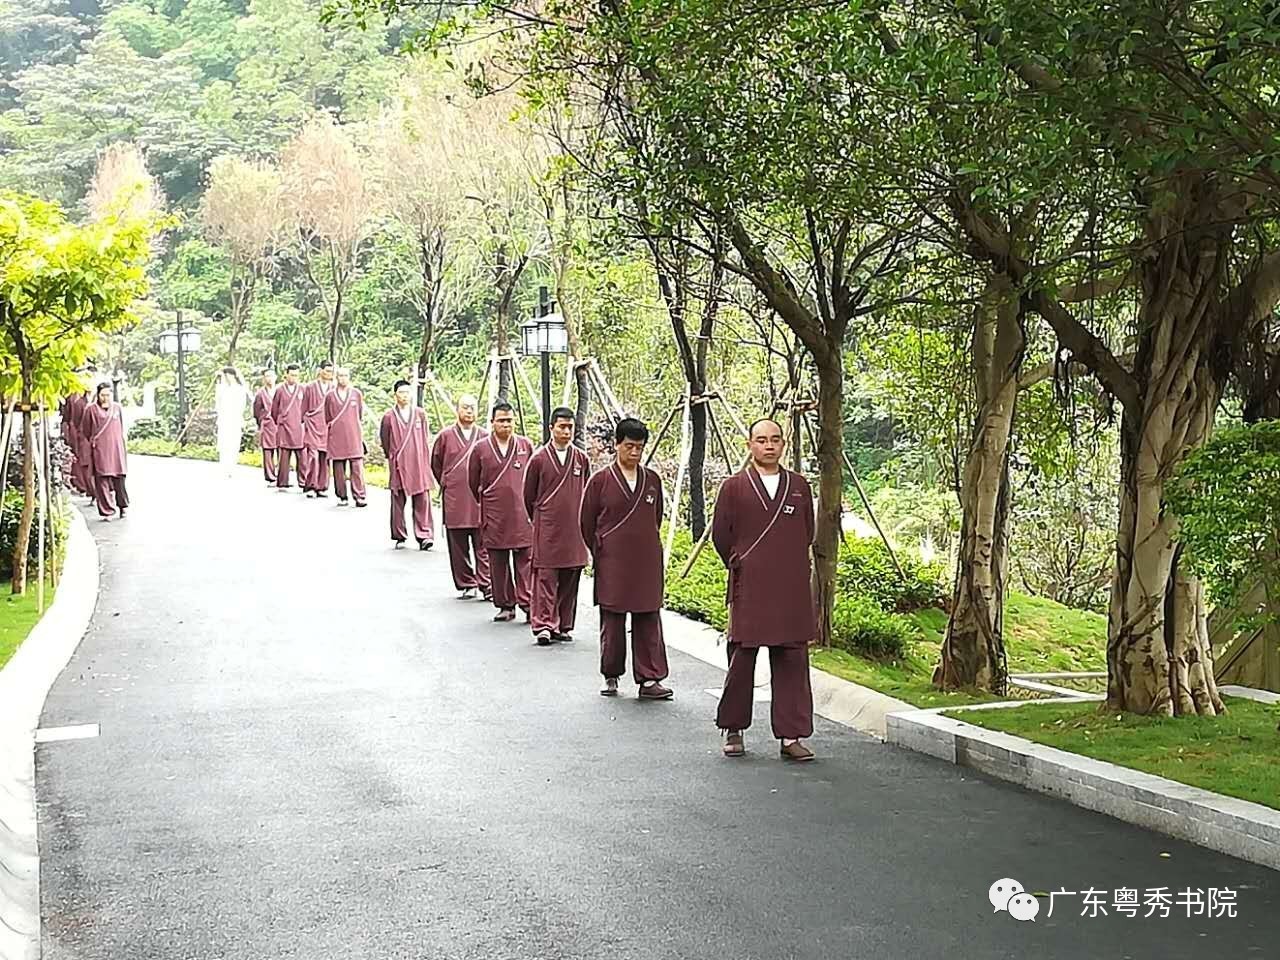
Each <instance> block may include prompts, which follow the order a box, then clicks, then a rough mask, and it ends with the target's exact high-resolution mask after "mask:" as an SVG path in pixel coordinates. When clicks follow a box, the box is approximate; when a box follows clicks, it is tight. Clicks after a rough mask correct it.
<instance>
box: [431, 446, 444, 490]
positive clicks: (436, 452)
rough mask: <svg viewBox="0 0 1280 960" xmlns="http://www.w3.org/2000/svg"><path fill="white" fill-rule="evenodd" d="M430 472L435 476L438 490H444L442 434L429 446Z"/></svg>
mask: <svg viewBox="0 0 1280 960" xmlns="http://www.w3.org/2000/svg"><path fill="white" fill-rule="evenodd" d="M431 472H432V473H433V474H435V478H436V483H438V484H439V485H440V488H441V489H442V490H443V489H444V434H443V433H440V434H437V435H436V439H435V443H433V444H431Z"/></svg>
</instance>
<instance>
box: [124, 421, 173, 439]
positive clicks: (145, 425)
mask: <svg viewBox="0 0 1280 960" xmlns="http://www.w3.org/2000/svg"><path fill="white" fill-rule="evenodd" d="M167 434H168V431H167V430H166V429H165V426H164V424H163V423H161V422H160V418H159V417H143V418H141V419H139V420H135V421H133V423H131V424H129V442H130V444H132V443H134V442H135V441H138V440H164V439H167Z"/></svg>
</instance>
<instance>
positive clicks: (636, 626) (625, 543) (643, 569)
mask: <svg viewBox="0 0 1280 960" xmlns="http://www.w3.org/2000/svg"><path fill="white" fill-rule="evenodd" d="M614 440H615V450H616V459H615V460H614V462H613V464H612V465H610V466H609V467H608V468H606V469H604V470H601V471H600V472H599V473H597V474H596V475H595V476H593V477H592V478H591V479H590V480H588V481H587V486H586V490H585V491H583V495H582V511H581V514H580V522H581V526H582V539H583V541H584V542H585V543H586V545H587V548H588V549H589V550H590V551H591V558H592V561H593V566H594V567H595V601H596V606H598V607H599V608H600V672H601V673H602V674H603V675H604V689H602V690H601V691H600V694H601V696H605V697H616V696H617V695H618V678H619V677H620V676H622V674H623V673H624V672H625V671H626V668H627V614H630V615H631V669H632V674H633V676H634V677H635V680H636V683H638V684H639V685H640V694H639V695H640V698H641V699H643V700H670V699H671V697H672V692H671V691H670V690H669V689H667V688H666V687H664V686H663V685H662V684H661V683H660V682H659V681H661V680H665V679H666V676H667V646H666V643H665V642H664V641H663V639H662V615H661V612H660V611H661V610H662V588H663V561H662V542H661V540H660V539H659V535H658V531H659V528H660V527H661V526H662V508H663V503H662V481H661V480H660V479H659V477H658V475H657V474H656V473H654V472H653V471H652V470H650V469H649V468H647V467H644V466H642V465H641V463H640V460H641V458H642V457H643V456H644V448H645V444H646V443H648V442H649V428H648V427H646V426H645V425H644V424H643V423H641V422H640V421H639V420H634V419H630V418H628V419H626V420H621V421H619V423H618V426H617V429H616V430H615V431H614Z"/></svg>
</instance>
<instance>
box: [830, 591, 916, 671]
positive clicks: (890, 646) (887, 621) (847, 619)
mask: <svg viewBox="0 0 1280 960" xmlns="http://www.w3.org/2000/svg"><path fill="white" fill-rule="evenodd" d="M921 639H923V635H922V634H921V632H920V628H919V627H918V626H917V625H916V623H915V621H913V620H912V619H911V618H910V617H906V616H903V615H902V614H899V613H886V612H885V611H883V610H881V609H880V608H879V607H878V606H876V604H875V602H874V601H872V600H869V599H867V598H864V597H843V596H842V597H840V598H839V599H837V600H836V605H835V609H834V610H833V611H832V615H831V645H832V646H834V647H837V648H838V649H840V650H844V651H846V652H847V653H856V654H858V655H859V656H862V657H869V658H871V659H874V660H888V659H894V658H897V657H901V656H902V655H903V653H905V652H906V649H907V644H908V643H911V642H913V641H916V640H921Z"/></svg>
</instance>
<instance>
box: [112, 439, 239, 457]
mask: <svg viewBox="0 0 1280 960" xmlns="http://www.w3.org/2000/svg"><path fill="white" fill-rule="evenodd" d="M129 452H130V453H134V454H138V455H139V456H144V457H182V458H183V459H186V460H211V461H216V460H217V459H218V448H217V447H211V446H207V445H205V444H198V443H189V444H187V445H186V446H185V447H180V446H178V445H177V444H176V443H174V442H173V441H172V440H164V439H152V440H136V439H134V438H133V437H130V438H129Z"/></svg>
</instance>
